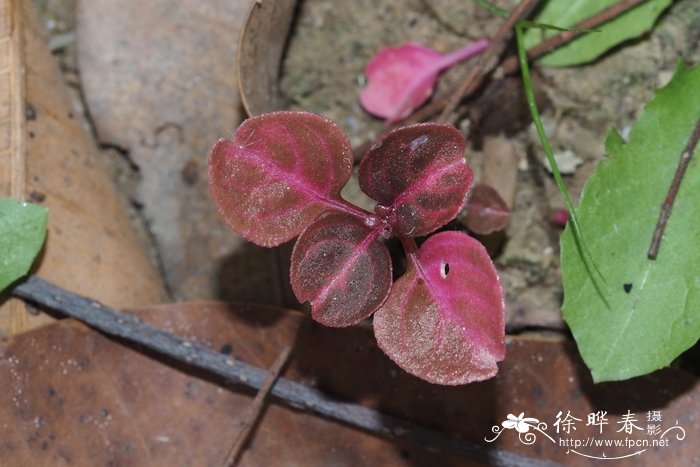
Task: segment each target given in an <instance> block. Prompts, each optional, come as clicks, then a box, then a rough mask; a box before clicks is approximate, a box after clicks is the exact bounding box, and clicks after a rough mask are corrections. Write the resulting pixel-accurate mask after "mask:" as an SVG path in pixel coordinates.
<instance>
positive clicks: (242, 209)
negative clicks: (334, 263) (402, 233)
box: [209, 112, 352, 246]
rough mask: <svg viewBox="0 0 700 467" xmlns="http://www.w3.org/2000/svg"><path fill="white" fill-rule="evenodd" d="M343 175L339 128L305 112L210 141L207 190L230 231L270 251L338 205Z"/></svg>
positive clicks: (343, 142) (343, 138)
mask: <svg viewBox="0 0 700 467" xmlns="http://www.w3.org/2000/svg"><path fill="white" fill-rule="evenodd" d="M351 172H352V152H351V150H350V140H349V139H348V137H347V135H346V134H345V132H343V130H342V129H341V128H340V127H339V126H337V125H336V124H335V123H333V122H331V121H330V120H328V119H326V118H324V117H321V116H320V115H316V114H312V113H308V112H272V113H268V114H265V115H261V116H258V117H255V118H250V119H248V120H246V121H245V122H243V124H242V125H241V126H240V127H238V130H237V131H236V133H235V136H234V139H233V140H220V141H219V142H218V143H216V145H215V146H214V148H213V149H212V151H211V155H210V161H209V187H210V189H211V193H212V196H213V197H214V200H215V201H216V204H217V206H218V208H219V211H220V212H221V214H222V216H223V217H224V218H225V219H226V221H227V222H228V224H229V225H230V226H231V228H233V230H235V231H236V232H238V233H240V234H241V235H243V236H244V237H246V238H247V239H248V240H250V241H252V242H253V243H256V244H258V245H262V246H276V245H279V244H281V243H284V242H286V241H287V240H290V239H292V238H294V237H296V236H297V235H299V234H300V233H301V231H302V230H304V228H305V227H306V226H307V225H308V224H309V223H310V222H311V221H312V220H313V219H314V218H315V217H316V216H318V215H319V214H320V213H321V212H322V211H323V210H325V209H327V208H329V207H333V206H337V205H340V204H342V201H341V199H340V190H341V189H342V188H343V185H345V183H346V182H347V181H348V179H349V178H350V174H351ZM261 225H264V226H265V228H260V226H261Z"/></svg>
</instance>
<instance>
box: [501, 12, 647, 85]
mask: <svg viewBox="0 0 700 467" xmlns="http://www.w3.org/2000/svg"><path fill="white" fill-rule="evenodd" d="M645 1H647V0H622V1H621V2H619V3H616V4H614V5H613V6H611V7H609V8H606V9H605V10H602V11H599V12H598V13H596V14H594V15H593V16H590V17H588V18H586V19H585V20H583V21H581V22H580V23H576V24H575V25H573V26H571V28H570V29H572V30H571V31H562V32H560V33H558V34H555V35H554V36H552V37H550V38H548V39H545V40H544V41H542V42H540V43H539V44H537V45H535V46H533V47H530V48H529V49H527V58H528V60H534V59H536V58H539V57H541V56H542V55H544V54H546V53H547V52H549V51H550V50H552V49H556V48H557V47H560V46H562V45H564V44H567V43H569V42H571V41H573V40H574V39H576V38H578V37H579V36H580V35H581V34H583V33H584V32H585V31H583V30H587V29H594V28H596V27H598V26H600V25H601V24H604V23H607V22H608V21H610V20H612V19H615V18H617V17H618V16H620V15H622V14H623V13H626V12H628V11H629V10H631V9H632V8H634V7H636V6H638V5H640V4H641V3H644V2H645ZM519 66H520V64H519V60H518V56H517V55H514V56H512V57H508V58H507V59H505V60H504V61H503V63H502V64H501V67H500V68H501V69H502V70H503V73H505V74H510V73H513V72H514V71H516V70H517V69H518V67H519Z"/></svg>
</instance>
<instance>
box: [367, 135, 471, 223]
mask: <svg viewBox="0 0 700 467" xmlns="http://www.w3.org/2000/svg"><path fill="white" fill-rule="evenodd" d="M464 148H465V140H464V136H463V135H462V133H460V132H459V131H458V130H456V129H455V128H454V127H451V126H449V125H441V124H436V123H425V124H419V125H411V126H409V127H404V128H399V129H396V130H394V131H392V132H391V133H389V134H388V135H386V136H385V137H384V138H383V139H382V140H381V141H380V142H378V143H377V144H375V145H374V146H372V147H371V148H370V149H369V151H367V154H365V156H364V158H363V159H362V162H361V163H360V169H359V179H360V187H361V188H362V191H364V192H365V193H367V194H368V195H369V196H370V197H371V198H373V199H375V200H376V201H378V202H379V204H378V205H377V208H376V212H377V214H378V215H380V216H381V215H387V216H388V219H389V222H390V224H391V225H392V227H393V228H394V229H395V230H396V233H397V234H399V235H408V236H412V237H418V236H422V235H426V234H428V233H430V232H432V231H434V230H436V229H438V228H439V227H442V226H443V225H445V224H446V223H448V222H449V221H450V220H452V219H453V218H454V217H455V216H456V215H457V213H459V211H460V209H461V208H462V206H463V205H464V200H465V198H466V195H467V191H469V187H470V186H471V183H472V171H471V168H469V166H468V165H467V163H466V161H465V159H464Z"/></svg>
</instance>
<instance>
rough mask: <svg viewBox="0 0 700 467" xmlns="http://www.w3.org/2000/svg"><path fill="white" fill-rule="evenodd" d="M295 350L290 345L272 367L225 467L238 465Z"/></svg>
mask: <svg viewBox="0 0 700 467" xmlns="http://www.w3.org/2000/svg"><path fill="white" fill-rule="evenodd" d="M295 341H296V334H295ZM293 348H294V344H292V345H288V346H287V347H286V348H285V349H284V350H282V352H280V354H279V355H278V356H277V360H275V362H274V363H273V364H272V366H271V367H270V369H269V371H270V373H269V374H268V375H267V379H266V380H265V382H264V383H263V385H262V387H261V388H260V390H259V391H258V393H257V394H256V395H255V399H254V400H253V403H252V404H250V406H249V407H248V410H246V412H245V414H244V415H243V420H242V421H241V429H240V431H239V432H238V435H237V436H236V439H235V440H234V441H233V444H232V445H231V449H229V451H228V454H227V455H226V460H225V461H224V464H223V465H224V467H229V466H230V467H233V466H234V465H236V462H237V461H238V457H239V456H240V454H241V452H242V451H243V446H245V443H246V441H248V437H249V436H250V432H251V430H252V428H253V426H254V425H255V422H256V420H257V419H258V418H260V415H261V414H262V411H263V408H264V407H265V399H266V398H267V395H268V394H269V393H270V390H271V389H272V385H273V384H275V381H277V378H279V376H280V372H281V371H282V368H284V366H285V365H286V364H287V361H288V360H289V355H291V353H292V349H293Z"/></svg>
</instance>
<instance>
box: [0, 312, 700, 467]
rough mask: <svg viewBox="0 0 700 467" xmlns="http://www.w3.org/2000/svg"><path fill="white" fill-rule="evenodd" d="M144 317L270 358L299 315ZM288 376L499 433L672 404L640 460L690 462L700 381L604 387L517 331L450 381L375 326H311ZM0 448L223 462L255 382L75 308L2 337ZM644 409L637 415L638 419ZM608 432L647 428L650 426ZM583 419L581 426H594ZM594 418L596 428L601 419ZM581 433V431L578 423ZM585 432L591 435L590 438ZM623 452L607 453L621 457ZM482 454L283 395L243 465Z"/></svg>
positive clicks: (260, 360) (505, 441) (520, 447)
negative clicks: (367, 424)
mask: <svg viewBox="0 0 700 467" xmlns="http://www.w3.org/2000/svg"><path fill="white" fill-rule="evenodd" d="M138 314H139V315H140V316H141V317H142V318H143V319H145V320H146V321H149V322H151V323H153V324H156V325H158V326H160V327H162V328H165V329H168V330H171V331H174V332H177V333H179V334H180V335H183V336H186V337H188V338H191V339H193V340H196V341H199V342H201V343H204V344H206V345H209V346H211V347H212V348H213V349H217V350H219V351H221V352H225V353H231V354H232V356H234V357H236V358H240V359H242V360H244V361H246V362H249V363H252V364H255V365H258V366H260V367H268V366H269V365H270V364H271V363H272V361H273V360H274V358H275V357H276V355H277V354H278V353H279V351H280V350H281V349H282V348H284V347H285V346H286V345H288V344H289V342H290V339H292V335H293V333H294V332H295V329H296V326H297V325H298V323H299V320H301V319H302V315H300V314H299V313H297V312H290V311H287V310H282V309H277V308H272V307H260V306H252V305H249V306H240V305H227V304H223V303H215V302H199V303H185V304H178V305H164V306H159V307H152V308H149V309H147V310H141V311H139V312H138ZM298 339H299V340H298V343H297V347H296V351H295V353H294V355H293V356H292V361H291V364H290V367H289V368H288V369H287V370H286V373H285V377H288V378H292V379H294V380H298V381H303V382H305V383H307V384H311V385H314V386H316V387H318V388H320V389H322V390H324V391H325V392H327V393H329V394H330V395H333V396H335V397H338V398H340V399H343V400H347V401H356V402H360V403H363V404H365V405H368V406H371V407H375V408H379V409H381V410H382V411H385V412H386V413H389V414H393V415H397V416H401V417H406V418H411V419H413V420H417V421H420V422H422V423H424V424H426V425H429V426H431V427H434V428H438V429H443V430H449V431H452V432H454V433H458V434H461V435H463V436H464V437H465V438H466V439H469V440H471V441H473V442H476V443H482V444H487V443H485V442H484V438H485V437H489V438H491V437H493V433H492V431H491V427H492V426H495V425H498V426H500V423H501V422H502V421H503V420H505V419H506V416H507V415H508V414H515V415H516V416H517V415H518V414H519V413H521V412H525V414H526V416H529V417H536V418H538V419H540V420H541V421H545V422H547V423H548V426H549V427H550V428H549V429H548V430H547V431H548V433H550V434H552V433H554V432H553V427H552V425H551V422H553V421H554V418H555V416H556V414H557V412H558V411H559V410H563V411H564V412H565V413H566V411H570V412H571V413H572V414H573V415H575V416H577V417H578V418H582V419H584V420H585V418H586V414H587V413H590V412H595V411H597V410H606V411H608V414H609V418H610V420H611V423H613V424H614V421H613V418H614V417H617V418H616V419H615V420H619V417H620V414H624V413H626V412H627V410H631V411H632V412H635V413H636V414H637V415H638V417H645V416H646V411H648V410H661V411H662V413H663V420H664V424H666V425H672V424H673V423H674V422H675V421H676V420H677V421H678V424H679V425H680V426H682V427H684V429H685V430H686V432H687V434H688V437H687V439H686V440H685V441H677V440H672V443H673V445H672V446H671V447H669V448H665V449H657V450H652V449H650V450H648V451H647V452H645V453H644V454H643V455H642V456H639V457H638V458H635V465H659V464H660V463H665V464H667V465H692V464H693V461H697V460H698V459H699V458H700V452H699V450H698V447H697V445H696V443H693V442H692V439H693V436H694V434H695V433H697V432H698V429H700V421H699V420H698V419H697V418H696V417H695V416H694V414H693V408H694V407H696V406H697V401H698V397H699V396H700V392H699V391H700V389H698V387H697V385H696V382H697V378H695V377H692V376H690V375H688V374H685V373H683V372H681V371H678V370H673V369H667V370H663V371H660V372H657V373H655V374H653V375H650V376H647V377H643V378H637V379H635V380H633V381H629V382H624V383H606V384H601V385H593V384H592V382H591V380H590V376H589V375H588V372H587V370H586V369H585V367H584V366H583V363H582V362H581V361H580V359H579V357H578V355H577V353H576V350H575V348H574V347H573V345H572V344H571V343H570V342H566V341H562V340H552V339H543V338H509V340H508V344H507V345H508V357H507V358H506V360H505V361H504V362H503V363H502V364H501V368H500V372H499V374H498V376H497V377H496V378H494V379H492V380H490V381H486V382H483V383H476V384H472V385H468V386H462V387H441V386H435V385H430V384H428V383H425V382H423V381H421V380H418V379H416V378H414V377H412V376H410V375H408V374H406V373H403V372H402V371H401V370H400V369H398V368H397V367H396V366H395V365H394V364H393V363H392V362H391V361H390V360H389V359H388V358H387V357H386V356H384V355H383V354H382V353H381V351H380V350H379V349H378V348H377V346H376V344H375V342H374V338H373V336H372V333H371V329H370V328H369V327H368V326H356V327H352V328H346V329H331V328H325V327H321V326H316V325H312V324H311V325H305V326H303V327H302V332H301V334H300V336H299V337H298ZM0 357H1V358H0V420H2V421H3V423H2V424H0V440H2V442H0V458H2V459H13V461H14V460H16V462H15V465H56V464H59V463H61V462H63V463H67V462H68V460H70V462H71V463H72V465H99V464H107V463H109V462H112V463H118V464H132V465H154V466H155V465H218V464H219V463H220V462H221V459H222V458H223V456H224V454H225V452H226V449H227V448H228V446H229V444H230V441H231V440H232V439H233V437H234V435H235V433H236V430H237V425H238V423H239V421H240V417H241V416H242V414H243V412H244V410H245V408H246V407H247V405H248V404H249V402H250V400H251V399H252V395H253V394H252V392H251V391H249V390H245V389H241V388H233V387H226V386H225V385H223V386H219V385H217V384H215V383H221V382H220V381H214V380H212V379H209V378H207V377H206V375H202V374H199V373H197V372H196V371H191V370H186V369H184V368H182V367H180V366H178V365H173V364H172V363H170V364H168V362H166V361H165V360H163V359H160V358H154V356H151V355H144V354H141V353H139V352H137V351H135V350H133V349H132V348H130V347H125V346H123V345H122V344H119V343H117V342H115V341H113V340H110V339H108V338H106V337H104V336H103V335H101V334H99V333H96V332H93V331H90V330H89V329H87V328H85V327H84V326H82V325H80V324H77V323H75V322H72V321H62V322H60V323H57V324H54V325H51V326H48V327H45V328H43V329H39V330H36V331H32V332H29V333H25V334H23V335H20V336H15V337H13V338H11V339H9V340H6V341H5V342H3V343H2V344H1V345H0ZM638 419H639V418H638ZM608 428H610V430H608V431H606V436H607V437H610V438H614V439H622V438H623V437H625V436H627V437H630V439H642V438H644V437H645V433H640V432H635V433H634V434H632V435H626V434H625V433H624V432H623V433H622V434H620V433H615V432H614V430H616V429H617V428H618V427H617V426H611V427H608ZM586 429H587V428H586V427H585V426H583V424H582V425H579V432H577V434H582V433H587V432H586ZM588 429H590V427H588ZM572 436H574V435H572ZM581 437H583V436H582V435H581ZM495 444H497V445H498V446H500V447H502V448H507V449H509V450H512V451H513V452H516V453H519V454H522V455H528V456H531V457H534V458H537V459H550V460H554V461H557V462H561V463H563V464H565V465H574V466H577V465H581V466H583V465H590V462H589V461H588V460H587V459H585V458H582V457H577V456H575V455H574V454H571V453H569V454H567V449H566V448H563V447H559V446H555V445H552V443H551V442H549V441H547V440H546V439H544V438H542V437H540V439H538V441H537V442H536V443H534V444H533V445H530V446H527V445H524V444H522V443H520V441H518V438H517V433H516V432H515V431H506V432H504V433H503V434H502V436H500V437H499V438H498V440H497V441H496V443H495ZM610 452H611V451H609V450H606V453H608V454H610ZM431 464H435V465H447V466H458V465H459V466H463V465H473V463H470V462H468V461H465V460H463V459H457V458H454V457H451V456H447V455H443V454H438V453H435V452H429V451H426V450H425V449H423V448H421V447H419V446H415V445H409V444H403V443H392V442H389V441H386V440H383V439H379V438H375V437H373V436H371V435H369V434H366V433H364V432H361V431H357V430H355V429H352V428H349V427H346V426H344V425H341V424H338V423H335V422H330V421H326V420H323V419H320V418H318V417H315V416H312V415H308V414H305V413H300V412H297V411H295V410H292V409H288V408H284V407H281V406H279V405H278V404H277V403H276V402H273V403H271V405H270V406H269V407H268V408H267V410H266V411H265V412H264V415H263V417H262V420H261V421H260V423H259V425H258V426H257V427H256V429H255V432H254V433H253V436H252V437H251V442H250V444H249V447H248V449H247V450H246V451H245V452H244V453H243V456H242V458H241V464H240V465H243V466H267V465H304V466H311V467H313V466H325V465H338V466H345V465H347V466H357V465H406V466H409V465H431Z"/></svg>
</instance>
